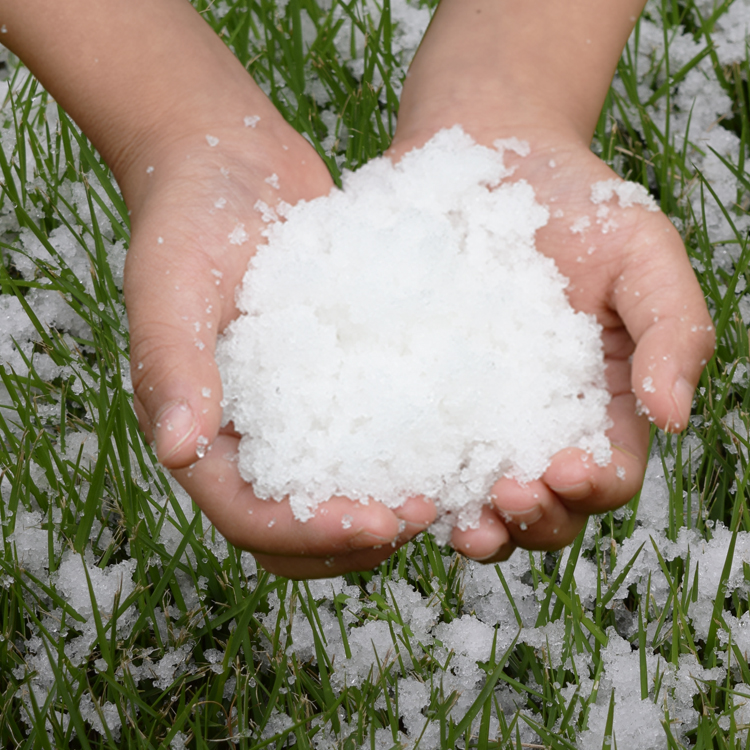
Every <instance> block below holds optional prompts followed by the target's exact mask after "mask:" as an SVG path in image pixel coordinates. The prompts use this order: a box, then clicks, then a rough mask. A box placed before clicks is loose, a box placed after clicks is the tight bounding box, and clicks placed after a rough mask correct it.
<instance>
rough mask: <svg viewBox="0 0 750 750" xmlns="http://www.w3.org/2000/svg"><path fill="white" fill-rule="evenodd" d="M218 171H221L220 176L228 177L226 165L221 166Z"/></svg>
mask: <svg viewBox="0 0 750 750" xmlns="http://www.w3.org/2000/svg"><path fill="white" fill-rule="evenodd" d="M219 172H221V176H222V177H226V178H229V168H228V167H222V168H221V169H220V170H219Z"/></svg>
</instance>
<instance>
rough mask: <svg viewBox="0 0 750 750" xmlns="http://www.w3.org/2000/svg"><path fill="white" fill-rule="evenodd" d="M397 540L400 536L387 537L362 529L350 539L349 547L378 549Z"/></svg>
mask: <svg viewBox="0 0 750 750" xmlns="http://www.w3.org/2000/svg"><path fill="white" fill-rule="evenodd" d="M396 539H398V535H396V536H395V537H393V536H391V537H385V536H380V535H379V534H373V532H371V531H367V529H362V530H361V531H358V532H357V533H356V534H355V535H354V536H353V537H352V538H351V539H349V547H351V548H352V549H378V547H384V546H385V545H386V544H392V543H393V542H394V541H395V540H396Z"/></svg>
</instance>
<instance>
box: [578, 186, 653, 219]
mask: <svg viewBox="0 0 750 750" xmlns="http://www.w3.org/2000/svg"><path fill="white" fill-rule="evenodd" d="M615 196H617V200H618V202H619V204H620V207H621V208H630V207H631V206H635V205H641V206H645V207H646V209H648V210H649V211H658V210H659V206H658V205H657V204H656V201H655V200H654V199H653V198H652V197H651V195H650V194H649V192H648V190H646V188H645V187H643V185H639V184H638V183H637V182H626V181H625V180H619V179H612V180H602V181H601V182H595V183H594V184H593V185H592V186H591V202H592V203H595V204H600V203H606V202H607V201H611V200H612V199H613V198H614V197H615ZM597 216H598V214H597Z"/></svg>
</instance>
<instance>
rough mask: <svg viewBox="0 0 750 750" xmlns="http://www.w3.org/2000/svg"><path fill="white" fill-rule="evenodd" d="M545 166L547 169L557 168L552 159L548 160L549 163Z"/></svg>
mask: <svg viewBox="0 0 750 750" xmlns="http://www.w3.org/2000/svg"><path fill="white" fill-rule="evenodd" d="M547 166H548V167H549V168H550V169H554V168H555V167H556V166H557V163H556V162H555V160H554V159H550V160H549V161H548V162H547Z"/></svg>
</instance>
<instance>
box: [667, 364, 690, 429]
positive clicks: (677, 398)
mask: <svg viewBox="0 0 750 750" xmlns="http://www.w3.org/2000/svg"><path fill="white" fill-rule="evenodd" d="M693 390H694V388H693V386H692V385H690V383H688V381H687V380H685V378H683V377H680V378H678V380H677V382H676V383H675V384H674V386H673V387H672V402H673V403H674V412H673V413H672V414H670V415H669V422H668V423H667V429H668V430H678V431H679V430H681V429H682V428H683V427H685V424H684V422H683V420H682V417H681V416H680V415H682V414H686V413H688V412H689V411H690V407H691V406H692V404H693Z"/></svg>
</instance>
